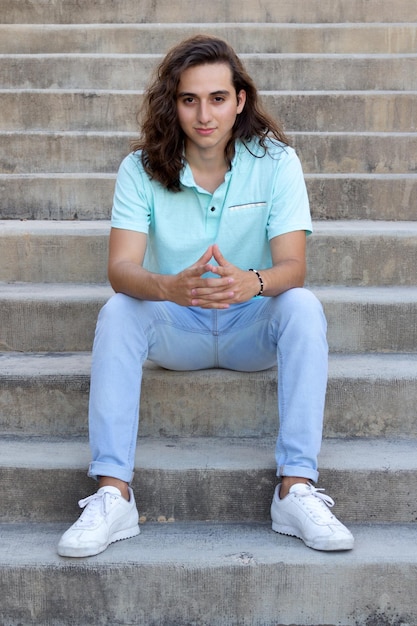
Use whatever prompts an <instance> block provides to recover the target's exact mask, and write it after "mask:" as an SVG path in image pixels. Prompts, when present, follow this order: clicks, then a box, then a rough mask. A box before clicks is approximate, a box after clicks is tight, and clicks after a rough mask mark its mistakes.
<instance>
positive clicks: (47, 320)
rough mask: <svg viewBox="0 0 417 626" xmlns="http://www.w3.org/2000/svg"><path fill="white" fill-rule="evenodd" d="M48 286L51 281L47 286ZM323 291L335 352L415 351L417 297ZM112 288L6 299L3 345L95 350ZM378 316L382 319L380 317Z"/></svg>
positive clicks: (1, 305) (0, 307)
mask: <svg viewBox="0 0 417 626" xmlns="http://www.w3.org/2000/svg"><path fill="white" fill-rule="evenodd" d="M45 289H46V292H47V287H46V288H45ZM319 297H320V299H321V301H322V302H323V304H324V309H325V312H326V316H327V319H328V324H329V331H328V340H329V346H330V350H331V351H333V352H354V353H362V352H413V351H414V350H415V349H416V337H417V302H399V301H397V302H388V301H383V300H382V301H381V302H378V301H375V302H366V301H365V302H362V301H355V299H353V300H352V301H349V300H348V299H346V300H341V301H337V300H334V299H333V297H332V294H331V290H330V292H326V293H323V292H320V293H319ZM106 299H107V295H106V292H105V291H103V294H102V295H100V294H98V293H97V296H95V297H87V298H84V297H82V296H81V295H80V297H68V298H65V299H64V298H63V296H59V297H58V299H57V300H55V301H51V300H49V299H48V298H45V299H42V298H39V297H37V298H36V300H32V301H31V300H30V299H27V298H26V296H24V297H17V298H14V297H13V296H10V297H8V298H7V299H4V298H3V299H2V300H0V319H1V320H2V327H1V329H0V350H3V351H4V350H5V351H17V352H20V351H24V352H50V351H52V352H76V351H83V350H86V351H88V350H90V349H91V347H92V341H93V336H94V328H95V323H96V319H97V315H98V312H99V310H100V308H101V306H102V305H103V304H104V302H105V301H106ZM375 320H378V322H377V323H376V321H375Z"/></svg>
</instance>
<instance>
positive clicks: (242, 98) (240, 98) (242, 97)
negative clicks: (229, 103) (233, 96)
mask: <svg viewBox="0 0 417 626" xmlns="http://www.w3.org/2000/svg"><path fill="white" fill-rule="evenodd" d="M245 103H246V91H245V90H244V89H241V90H240V91H239V93H238V94H237V111H236V113H237V114H239V113H242V111H243V109H244V107H245Z"/></svg>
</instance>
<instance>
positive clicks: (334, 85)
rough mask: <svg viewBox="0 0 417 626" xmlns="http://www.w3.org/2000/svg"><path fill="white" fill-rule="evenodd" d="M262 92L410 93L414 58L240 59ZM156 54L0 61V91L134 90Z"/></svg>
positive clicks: (415, 79)
mask: <svg viewBox="0 0 417 626" xmlns="http://www.w3.org/2000/svg"><path fill="white" fill-rule="evenodd" d="M241 58H242V60H243V62H244V64H245V67H246V68H247V70H248V72H249V74H250V75H251V76H256V83H257V86H258V88H259V89H261V90H264V89H265V90H299V89H301V90H313V91H320V90H371V89H376V90H415V89H417V73H416V71H415V68H416V57H415V55H410V56H408V57H405V56H398V57H397V56H392V57H389V56H384V55H382V56H381V57H367V56H365V55H364V56H360V55H350V56H341V57H335V56H332V55H328V56H324V57H317V58H314V57H310V56H309V55H305V56H303V57H294V56H291V55H283V56H279V55H277V56H275V55H272V56H268V55H267V56H262V55H259V56H258V55H253V56H252V55H251V56H246V55H242V56H241ZM160 60H161V57H160V56H157V57H155V56H148V55H143V56H136V55H135V56H113V57H112V56H108V55H103V56H102V57H99V58H97V57H94V56H92V57H89V56H84V55H74V56H67V55H62V56H59V57H54V56H49V55H46V56H43V55H39V56H37V57H31V56H27V55H15V56H13V55H10V56H9V55H7V56H4V57H3V58H2V71H3V79H2V88H25V89H28V88H37V89H112V90H114V89H116V90H126V89H130V90H139V89H143V88H144V87H145V86H146V85H147V84H148V82H149V77H150V75H151V74H152V72H153V71H154V69H155V67H156V65H157V64H158V63H159V62H160Z"/></svg>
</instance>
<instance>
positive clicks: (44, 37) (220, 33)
mask: <svg viewBox="0 0 417 626" xmlns="http://www.w3.org/2000/svg"><path fill="white" fill-rule="evenodd" d="M201 32H204V33H206V34H211V35H214V36H215V37H222V38H223V39H226V40H227V41H228V42H229V43H230V45H232V46H233V48H234V49H235V50H236V51H237V52H238V53H240V54H241V53H253V52H261V53H265V52H267V53H287V54H288V53H313V54H314V53H325V54H330V53H333V54H346V53H355V52H360V53H362V54H363V53H370V54H377V53H383V54H386V53H391V54H401V53H403V54H406V53H408V52H414V51H415V50H416V46H417V37H416V30H415V27H414V25H411V24H371V25H365V24H361V25H357V24H356V25H355V24H353V25H352V24H338V25H329V24H327V25H326V24H325V25H323V24H321V25H320V26H316V25H302V24H278V23H276V24H256V23H254V24H239V23H238V24H233V23H228V24H204V25H201V24H187V25H183V24H176V25H171V24H170V25H168V24H158V26H156V27H155V25H154V24H134V25H120V24H119V25H106V26H103V25H102V24H94V25H92V24H89V25H86V26H82V25H76V26H68V25H65V24H63V25H57V24H51V25H43V24H42V25H38V26H37V25H36V24H30V25H28V24H18V25H11V24H1V25H0V54H6V53H7V54H13V53H15V54H38V53H39V54H41V53H48V54H56V53H64V52H67V53H71V52H78V53H83V54H88V53H107V54H109V53H111V54H160V53H161V52H164V51H165V50H167V49H168V48H170V47H171V46H174V45H176V44H177V43H178V42H179V41H181V40H182V39H185V38H186V37H191V36H193V35H196V34H199V33H201Z"/></svg>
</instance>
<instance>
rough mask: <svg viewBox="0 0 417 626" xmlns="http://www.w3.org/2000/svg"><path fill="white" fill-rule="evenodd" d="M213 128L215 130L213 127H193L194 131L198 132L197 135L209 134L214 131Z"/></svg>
mask: <svg viewBox="0 0 417 626" xmlns="http://www.w3.org/2000/svg"><path fill="white" fill-rule="evenodd" d="M215 130H216V129H215V128H196V129H195V131H196V133H198V134H199V135H203V136H207V135H211V134H212V133H214V131H215Z"/></svg>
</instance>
